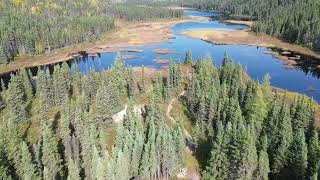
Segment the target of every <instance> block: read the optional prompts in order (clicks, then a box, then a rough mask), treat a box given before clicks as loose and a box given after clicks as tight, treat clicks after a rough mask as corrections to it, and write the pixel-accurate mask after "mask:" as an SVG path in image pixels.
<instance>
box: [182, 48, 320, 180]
mask: <svg viewBox="0 0 320 180" xmlns="http://www.w3.org/2000/svg"><path fill="white" fill-rule="evenodd" d="M189 62H190V60H189ZM192 70H193V71H192V76H191V80H190V83H189V85H188V88H187V94H186V97H187V99H186V101H185V104H186V107H187V108H188V110H189V114H190V118H191V119H192V120H193V123H194V126H193V137H194V139H195V144H196V153H195V154H196V156H197V157H198V160H199V162H200V165H201V169H202V175H203V179H269V178H270V179H317V178H319V175H320V172H319V165H320V144H319V143H320V142H319V137H318V132H317V129H315V128H314V122H315V121H314V118H315V114H314V112H315V110H316V108H318V104H316V103H314V102H312V101H311V100H308V99H307V98H306V97H304V96H301V95H299V96H296V97H295V98H294V100H293V99H292V98H289V96H288V95H287V93H285V92H281V91H275V90H272V87H270V84H269V77H268V76H266V77H265V79H264V82H263V83H262V84H260V83H259V82H257V81H252V80H250V79H248V77H247V76H246V74H245V73H244V72H243V69H242V67H241V66H240V65H238V64H235V63H233V62H232V61H231V60H230V59H229V58H228V56H227V54H226V55H225V57H224V59H223V65H222V67H221V68H219V69H217V68H215V67H214V66H213V65H212V60H211V59H210V58H206V59H205V60H198V61H197V63H196V64H195V65H194V66H193V69H192ZM291 97H292V96H291Z"/></svg>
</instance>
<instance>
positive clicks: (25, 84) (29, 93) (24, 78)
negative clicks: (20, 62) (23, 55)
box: [19, 69, 33, 102]
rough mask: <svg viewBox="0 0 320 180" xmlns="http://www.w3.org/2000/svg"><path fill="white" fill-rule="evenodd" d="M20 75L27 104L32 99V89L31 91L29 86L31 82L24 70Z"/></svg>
mask: <svg viewBox="0 0 320 180" xmlns="http://www.w3.org/2000/svg"><path fill="white" fill-rule="evenodd" d="M20 73H21V75H19V76H22V77H21V78H22V79H21V80H22V82H23V89H24V92H25V94H26V99H27V101H28V102H30V101H31V100H32V98H33V89H32V85H31V81H30V77H29V76H30V74H28V71H27V70H26V69H22V70H21V71H20Z"/></svg>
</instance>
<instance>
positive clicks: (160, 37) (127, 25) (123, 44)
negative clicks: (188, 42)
mask: <svg viewBox="0 0 320 180" xmlns="http://www.w3.org/2000/svg"><path fill="white" fill-rule="evenodd" d="M206 19H207V18H203V17H188V16H184V17H183V18H181V19H156V20H148V21H143V22H125V21H117V22H116V29H115V30H112V31H110V32H107V33H106V34H104V35H102V37H101V38H100V39H99V40H96V41H95V42H85V43H81V44H77V45H74V46H69V47H64V48H61V49H57V50H54V51H52V52H48V53H45V54H42V55H39V56H28V55H20V56H18V57H16V60H15V61H13V62H12V63H9V64H7V65H4V66H1V67H0V76H4V75H7V74H11V73H13V72H16V71H18V70H19V69H22V68H35V67H37V66H45V65H54V64H58V63H62V62H68V61H71V60H74V59H76V58H78V57H81V56H84V55H88V56H96V55H98V54H99V53H108V52H109V53H114V52H141V50H139V49H138V48H137V46H145V45H151V44H158V43H162V42H165V41H168V40H170V39H171V38H173V37H174V35H173V34H172V33H171V32H170V29H171V27H172V26H174V25H176V24H178V23H183V22H191V21H195V20H200V21H201V20H206ZM141 32H144V33H143V34H142V33H141Z"/></svg>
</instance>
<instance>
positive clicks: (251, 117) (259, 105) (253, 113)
mask: <svg viewBox="0 0 320 180" xmlns="http://www.w3.org/2000/svg"><path fill="white" fill-rule="evenodd" d="M246 109H247V110H246V114H247V123H248V124H253V125H254V129H255V130H256V135H257V136H259V134H260V132H261V130H262V125H263V123H264V119H265V117H266V116H267V113H268V109H267V104H266V103H265V101H264V98H263V94H262V91H261V90H260V89H258V90H257V91H256V93H255V95H254V97H253V99H252V101H251V102H250V103H249V104H247V108H246Z"/></svg>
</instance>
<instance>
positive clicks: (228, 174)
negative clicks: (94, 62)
mask: <svg viewBox="0 0 320 180" xmlns="http://www.w3.org/2000/svg"><path fill="white" fill-rule="evenodd" d="M192 62H195V63H192ZM138 70H139V71H137V69H136V68H131V67H126V66H124V65H123V63H122V61H121V59H120V56H117V58H116V60H115V63H114V65H113V66H112V67H111V68H110V69H109V70H103V71H100V72H95V71H94V70H91V71H89V72H88V73H85V74H84V73H82V72H80V71H79V69H78V68H77V66H76V65H75V66H74V67H72V68H71V69H70V67H69V66H68V64H67V63H62V64H58V65H55V66H54V70H53V71H50V70H49V68H40V67H39V68H38V74H37V76H32V75H31V73H30V72H29V71H28V70H26V69H21V70H20V71H19V72H17V73H16V74H12V75H11V81H10V83H9V85H8V86H7V87H6V86H5V85H4V83H1V84H2V88H3V90H2V91H1V112H0V117H1V123H0V179H72V180H73V179H101V180H102V179H123V180H127V179H175V177H176V176H177V175H178V173H179V171H180V170H181V169H183V168H184V167H186V166H188V164H189V165H190V158H192V157H194V158H195V159H196V160H197V161H196V162H197V163H198V165H197V167H196V168H197V171H198V172H199V173H198V174H197V176H199V177H200V178H201V179H317V178H318V177H319V175H320V172H319V165H320V144H319V143H320V142H319V137H318V129H316V128H315V125H314V123H315V119H316V118H317V111H318V105H317V103H316V102H314V101H313V100H311V99H310V98H307V97H305V96H302V95H298V94H293V93H289V92H286V91H283V90H279V89H274V88H273V87H271V86H270V83H269V80H270V77H269V76H266V77H265V79H264V81H263V82H262V83H259V82H258V81H253V80H251V79H250V78H249V77H248V76H247V74H246V72H245V71H244V69H243V67H242V66H241V65H239V64H236V63H234V62H233V61H232V60H231V59H229V58H228V55H227V53H225V56H224V59H223V65H222V66H221V67H220V68H217V67H215V66H214V65H213V62H212V59H211V58H210V56H206V57H205V58H203V59H202V58H199V59H198V60H196V61H193V59H192V55H191V52H190V51H188V52H187V53H186V56H185V61H184V63H183V64H179V63H178V64H174V63H170V65H169V67H168V69H167V70H165V71H161V72H158V73H156V74H155V75H153V76H147V71H148V68H144V67H142V68H138ZM173 98H177V101H178V102H179V103H180V104H181V105H182V106H181V107H180V108H179V109H174V110H173V111H178V113H174V115H170V112H169V115H168V113H167V106H168V104H170V102H171V101H172V99H173ZM172 108H177V106H175V105H173V107H172ZM119 112H125V113H124V114H123V115H124V116H123V117H122V118H116V117H115V115H119ZM171 116H172V117H171Z"/></svg>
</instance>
